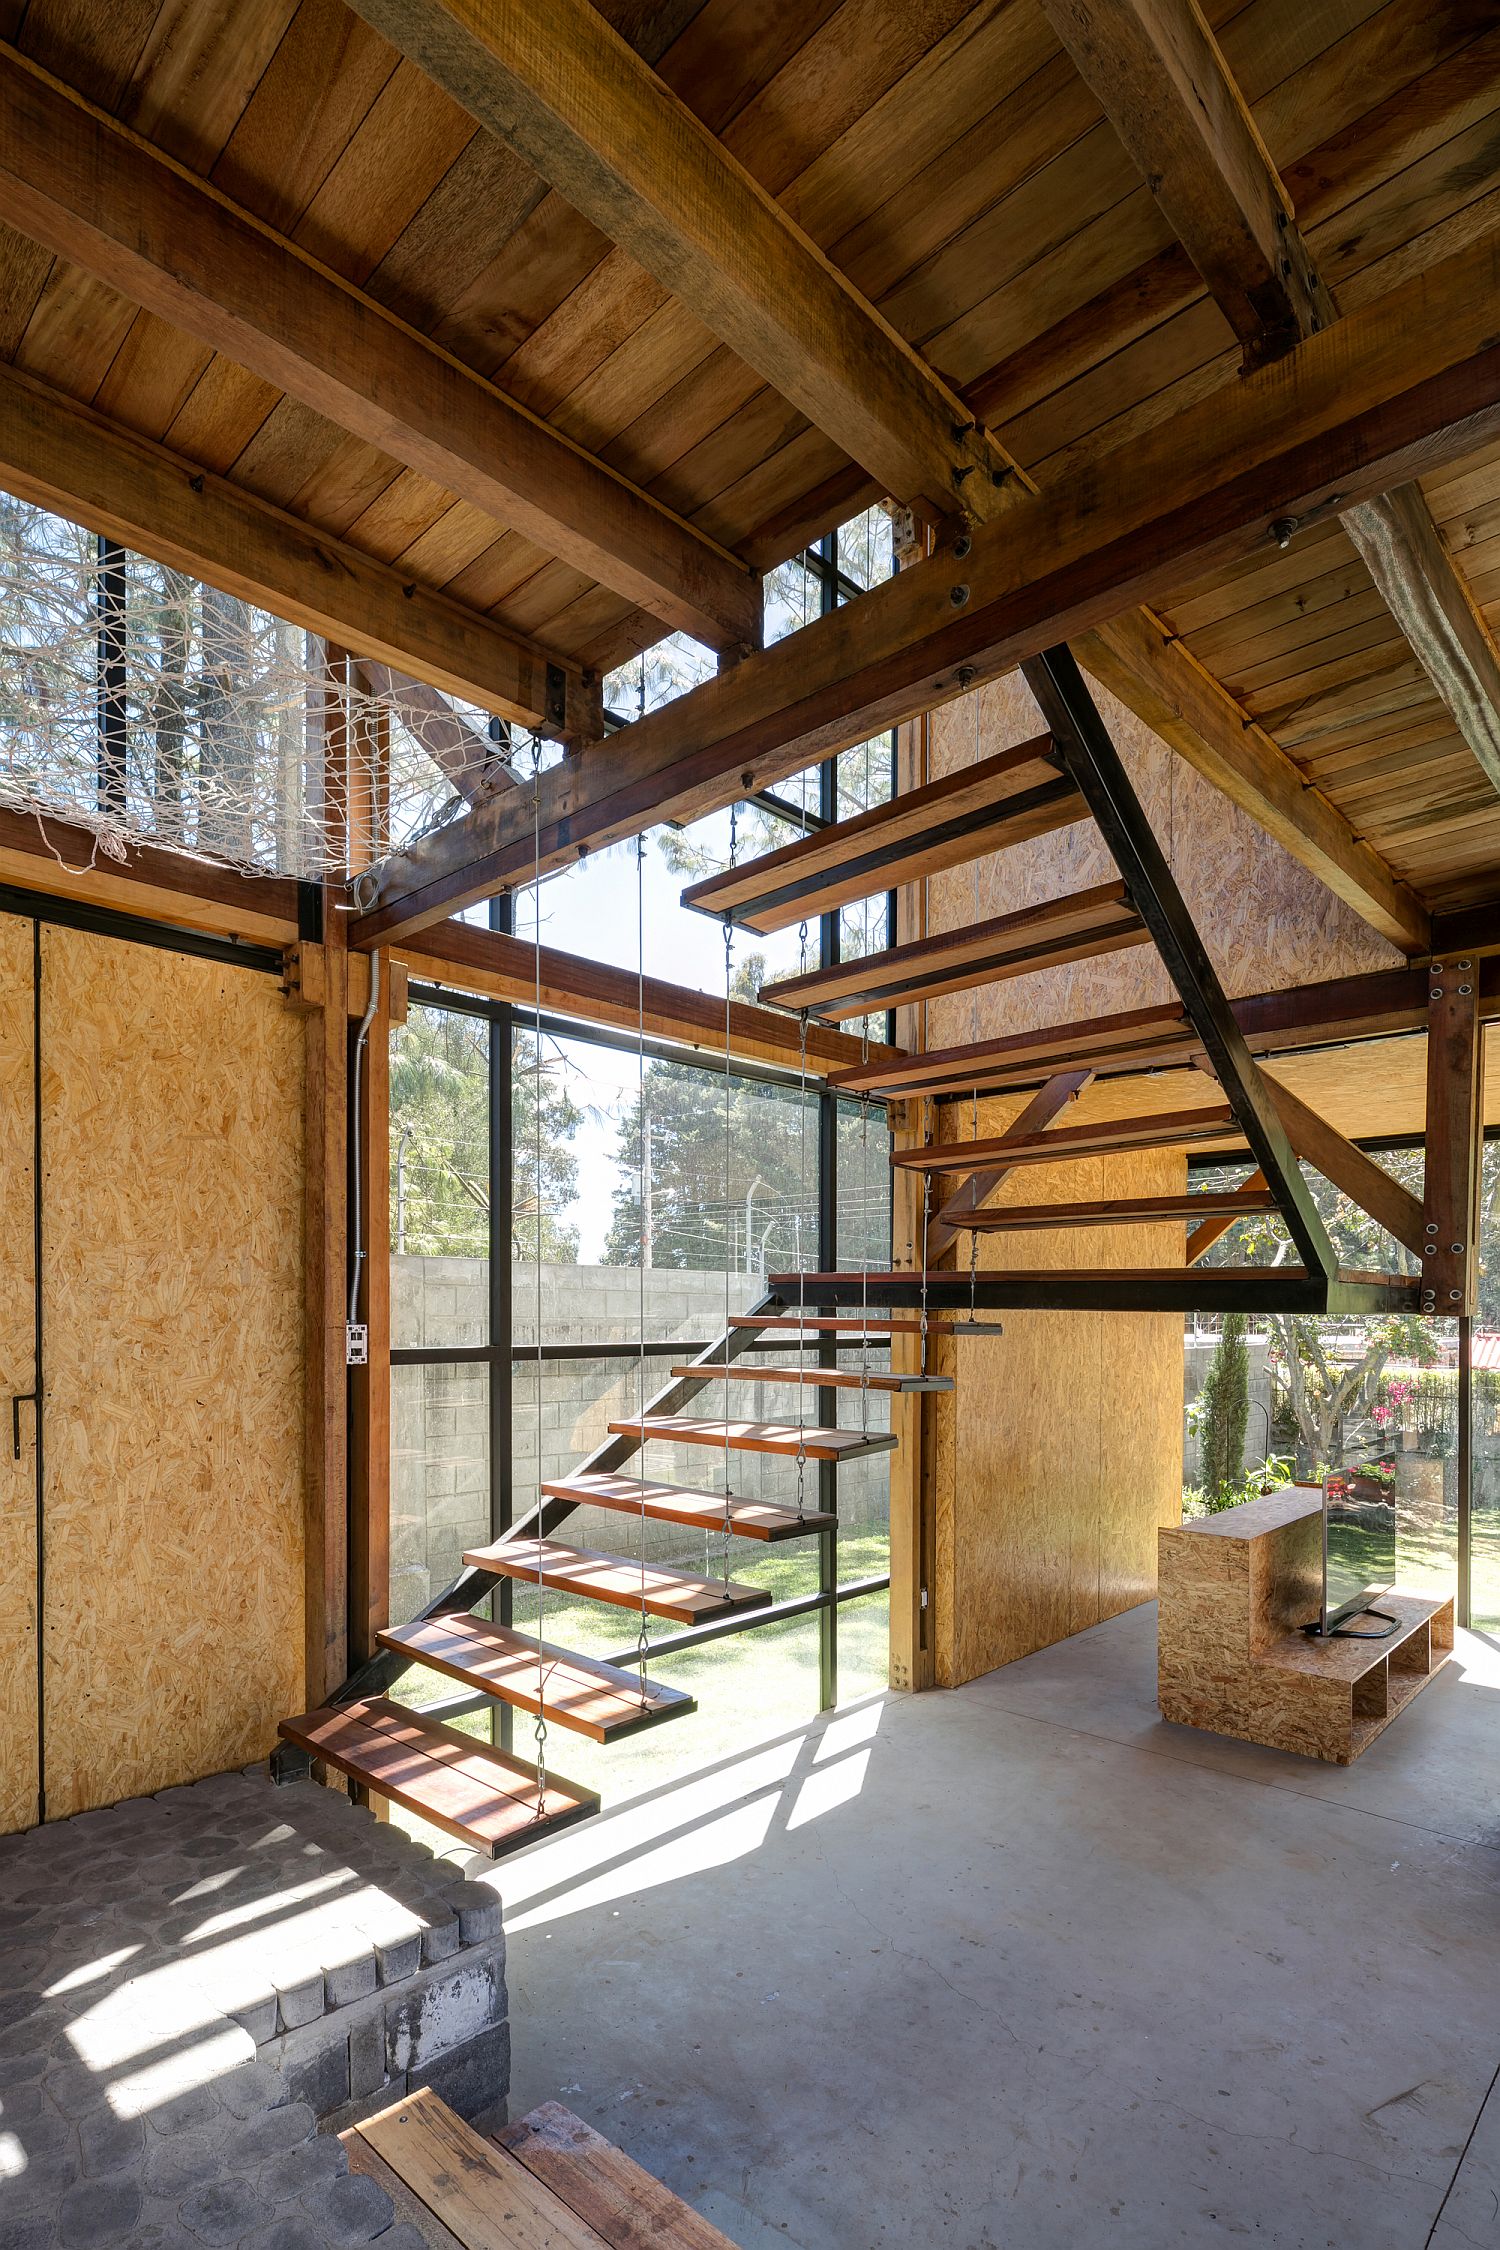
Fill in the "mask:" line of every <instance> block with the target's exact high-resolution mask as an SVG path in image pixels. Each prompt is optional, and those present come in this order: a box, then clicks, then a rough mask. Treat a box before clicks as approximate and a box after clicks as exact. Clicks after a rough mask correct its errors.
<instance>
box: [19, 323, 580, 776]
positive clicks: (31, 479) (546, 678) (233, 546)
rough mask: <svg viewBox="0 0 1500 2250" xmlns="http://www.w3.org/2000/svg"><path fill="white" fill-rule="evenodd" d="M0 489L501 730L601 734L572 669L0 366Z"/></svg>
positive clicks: (573, 664)
mask: <svg viewBox="0 0 1500 2250" xmlns="http://www.w3.org/2000/svg"><path fill="white" fill-rule="evenodd" d="M0 485H3V486H4V488H5V490H6V491H7V492H13V493H14V494H15V495H16V497H17V498H18V499H21V500H29V501H31V502H32V503H33V505H35V506H36V507H39V508H48V509H50V510H52V511H53V512H54V513H55V514H57V515H62V516H69V517H71V518H72V520H73V521H74V522H75V523H81V524H83V525H85V526H86V527H87V528H88V529H89V530H90V531H97V532H102V533H103V534H104V535H105V537H107V538H110V539H118V540H119V541H120V542H121V543H122V544H123V545H124V546H127V547H133V548H135V549H136V550H137V551H138V552H139V553H140V554H143V555H151V556H153V557H154V558H155V560H156V561H157V562H162V563H166V564H168V565H169V566H170V567H171V568H172V569H173V570H181V571H185V572H186V573H187V574H188V575H189V576H190V577H193V578H202V579H206V580H207V581H208V583H209V584H210V585H211V586H218V587H221V588H222V589H223V590H224V592H226V593H230V594H237V595H239V597H240V599H241V600H242V601H248V602H254V603H257V604H258V605H259V606H260V607H262V608H264V609H269V610H272V611H274V612H275V614H276V615H277V616H278V617H284V618H285V619H286V620H287V621H288V623H290V624H293V625H300V626H302V627H304V628H305V629H306V630H307V631H308V632H311V633H320V634H322V635H323V637H324V638H325V639H327V640H332V641H338V642H342V643H343V644H345V645H346V646H348V647H350V648H352V649H355V650H357V651H358V652H359V653H360V655H361V656H364V657H370V658H375V659H378V660H379V662H380V663H382V664H396V665H399V666H400V667H401V669H402V671H403V672H410V673H416V674H419V675H420V676H421V677H422V679H423V680H424V681H430V682H432V683H433V685H434V686H435V687H437V688H442V689H445V690H446V691H447V692H448V693H449V694H450V695H460V696H462V697H463V698H464V699H465V700H466V701H467V702H471V703H478V704H480V705H482V706H483V708H484V709H485V710H487V711H493V712H495V713H496V714H497V715H498V716H499V717H500V718H503V719H514V720H516V721H518V722H519V724H520V725H522V726H526V727H536V728H539V729H540V730H541V731H543V732H544V733H547V734H553V735H568V736H577V737H578V738H580V739H584V740H591V739H594V738H596V737H597V736H599V735H600V734H602V732H603V717H602V711H601V690H600V684H599V682H598V681H597V680H595V679H585V677H584V675H583V673H582V671H581V670H580V668H579V666H578V664H577V663H576V662H572V661H568V660H565V659H563V658H561V657H557V656H554V655H552V654H551V653H550V652H549V651H548V650H546V649H543V648H539V647H537V646H536V645H535V643H533V642H530V641H526V640H523V639H521V638H520V637H519V636H518V635H517V634H515V633H511V632H508V631H506V629H505V628H504V627H502V626H499V625H496V624H495V623H494V621H493V620H492V619H491V618H488V617H484V616H482V615H481V614H480V613H479V611H477V610H471V609H468V608H466V607H465V606H464V605H463V604H462V603H461V602H456V601H452V600H450V599H449V597H448V596H447V595H446V594H440V593H437V592H435V591H434V590H433V589H432V588H430V587H426V586H416V585H413V584H412V583H411V582H410V580H407V579H403V578H402V577H401V575H400V573H399V572H397V571H394V570H392V569H390V568H389V567H388V566H387V565H386V564H385V563H382V562H377V561H376V560H375V558H374V557H373V556H372V555H364V554H361V553H360V552H359V550H358V549H357V548H354V547H351V546H349V545H347V544H346V543H345V542H344V541H343V540H339V539H334V538H330V537H329V536H328V535H327V534H326V533H324V532H320V531H315V530H314V529H313V528H312V526H311V525H310V524H308V523H306V522H305V521H304V520H303V519H302V518H301V517H300V516H294V515H290V514H288V513H287V511H286V510H285V509H282V508H273V507H271V506H270V505H269V504H268V503H267V502H266V501H264V500H257V499H256V498H255V496H254V495H253V494H252V493H249V492H246V491H245V490H244V489H243V487H241V486H239V485H236V484H231V483H230V482H229V480H228V479H227V478H226V477H217V476H214V475H213V473H212V472H211V471H210V470H207V469H200V468H199V467H197V465H196V464H195V463H194V462H192V461H187V460H184V459H183V458H182V456H181V455H180V454H177V453H171V452H169V451H168V450H167V448H166V447H165V446H164V445H157V444H155V443H153V441H152V440H151V439H150V438H144V437H140V436H138V435H137V434H136V432H135V431H133V430H127V429H124V428H122V427H121V425H120V424H119V423H116V422H111V421H109V420H108V419H107V418H106V417H105V416H104V415H102V414H99V413H97V412H96V411H95V410H94V409H93V408H92V407H90V406H84V405H82V404H81V403H80V402H79V401H78V400H77V399H71V398H65V397H64V396H63V395H62V393H61V392H60V391H55V390H52V389H51V388H49V386H48V385H47V384H45V383H39V382H35V381H34V380H33V379H32V378H31V377H30V376H29V375H23V374H22V373H21V372H20V371H19V369H17V368H14V367H8V366H5V365H0Z"/></svg>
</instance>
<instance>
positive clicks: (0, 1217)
mask: <svg viewBox="0 0 1500 2250" xmlns="http://www.w3.org/2000/svg"><path fill="white" fill-rule="evenodd" d="M31 1083H32V1046H31V924H30V923H29V922H19V921H17V920H15V918H14V917H13V916H11V915H9V914H5V915H0V1394H3V1395H0V1410H3V1412H4V1415H5V1418H6V1421H7V1422H8V1420H9V1416H10V1400H11V1399H12V1398H14V1397H16V1396H18V1395H19V1394H20V1393H21V1392H24V1391H29V1390H30V1389H31V1388H32V1383H33V1368H34V1365H35V1361H34V1358H33V1346H34V1326H35V1322H34V1300H33V1293H32V1261H31V1218H32V1199H31V1146H32V1131H31V1120H32V1101H31ZM21 1412H22V1420H21V1452H20V1459H19V1460H17V1459H16V1458H15V1457H14V1449H13V1447H12V1444H11V1432H10V1430H9V1428H3V1429H0V1831H4V1830H9V1829H12V1828H29V1827H30V1826H31V1823H32V1822H33V1821H34V1820H35V1819H36V1792H37V1760H36V1535H35V1524H36V1484H35V1469H36V1457H35V1454H34V1453H33V1451H32V1447H33V1443H34V1430H35V1423H34V1420H33V1418H32V1409H31V1408H30V1407H29V1406H27V1407H23V1408H22V1410H21Z"/></svg>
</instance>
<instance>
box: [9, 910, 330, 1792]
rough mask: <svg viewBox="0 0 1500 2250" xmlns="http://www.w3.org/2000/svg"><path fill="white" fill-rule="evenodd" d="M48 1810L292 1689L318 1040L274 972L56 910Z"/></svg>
mask: <svg viewBox="0 0 1500 2250" xmlns="http://www.w3.org/2000/svg"><path fill="white" fill-rule="evenodd" d="M42 1085H43V1117H42V1130H43V1212H44V1219H43V1257H42V1266H43V1304H44V1314H45V1368H46V1390H47V1397H46V1505H45V1520H46V1542H47V1599H46V1606H45V1615H44V1629H45V1696H46V1743H47V1773H48V1813H49V1816H57V1815H60V1814H65V1813H70V1812H76V1811H80V1810H82V1809H84V1808H86V1807H88V1806H91V1805H98V1804H106V1803H111V1802H113V1801H114V1800H116V1799H117V1798H121V1797H128V1796H131V1795H133V1794H136V1793H139V1792H141V1791H144V1790H152V1789H160V1788H163V1787H165V1786H167V1785H169V1784H170V1783H173V1782H177V1781H181V1780H185V1779H189V1778H192V1777H195V1776H197V1775H200V1774H204V1773H210V1772H213V1771H216V1770H218V1769H221V1768H224V1767H227V1766H232V1765H236V1764H243V1763H245V1762H246V1761H248V1760H249V1759H251V1758H253V1757H257V1756H260V1755H262V1754H263V1753H265V1752H266V1751H267V1750H268V1749H269V1748H270V1746H271V1744H272V1741H273V1739H274V1733H275V1724H276V1721H277V1719H278V1718H279V1717H281V1716H283V1715H284V1714H285V1713H286V1712H288V1711H295V1710H298V1709H300V1708H301V1698H302V1645H303V1644H302V1599H303V1594H302V1281H301V1276H302V1041H301V1027H300V1023H299V1020H298V1019H297V1018H296V1017H295V1016H293V1015H291V1014H290V1013H289V1012H288V1011H287V1010H286V1009H285V1007H284V1005H283V1003H282V1000H281V997H280V994H279V993H278V991H277V988H276V985H275V983H274V981H273V980H272V979H271V978H269V977H266V976H262V975H257V974H253V973H251V972H248V971H246V970H243V969H232V968H222V967H220V966H218V965H217V964H214V963H209V962H204V961H199V960H193V959H188V958H184V957H181V956H178V955H176V954H171V953H166V952H158V951H155V950H152V949H150V948H147V947H144V946H138V945H128V944H120V943H118V942H116V941H114V940H111V939H105V938H98V937H93V936H89V935H85V934H83V933H80V932H75V931H71V930H62V929H47V930H45V931H44V933H43V969H42Z"/></svg>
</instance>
